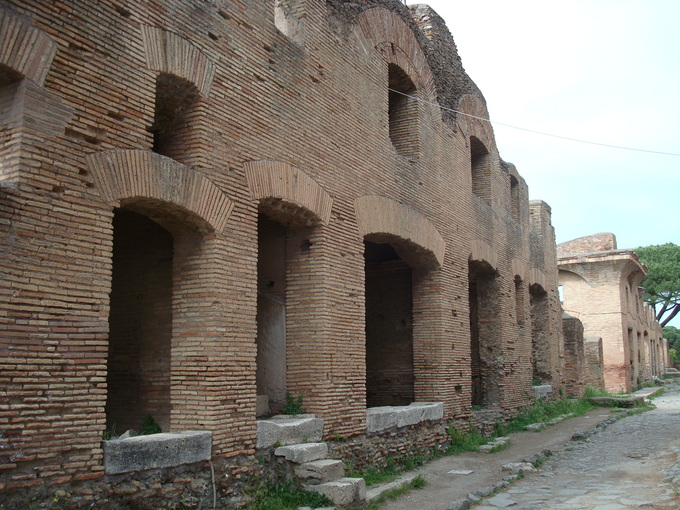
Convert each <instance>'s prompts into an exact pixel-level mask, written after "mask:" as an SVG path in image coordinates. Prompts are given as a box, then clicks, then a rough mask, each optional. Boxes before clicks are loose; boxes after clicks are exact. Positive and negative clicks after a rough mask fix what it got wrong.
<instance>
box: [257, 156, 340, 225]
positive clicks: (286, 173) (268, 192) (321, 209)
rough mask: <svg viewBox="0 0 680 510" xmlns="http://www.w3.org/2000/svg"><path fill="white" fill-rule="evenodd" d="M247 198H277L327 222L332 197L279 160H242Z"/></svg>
mask: <svg viewBox="0 0 680 510" xmlns="http://www.w3.org/2000/svg"><path fill="white" fill-rule="evenodd" d="M244 170H245V174H246V181H247V182H248V190H249V191H250V198H252V199H253V200H262V199H267V198H280V199H282V200H284V201H286V202H289V203H291V204H294V205H296V206H299V207H302V208H303V209H306V210H307V211H309V212H311V213H312V214H313V215H314V216H315V217H316V218H318V220H319V221H321V222H322V223H324V224H326V225H327V224H328V222H329V221H330V219H331V209H332V208H333V199H332V198H331V196H330V194H328V192H327V191H326V190H325V189H323V188H322V187H321V185H320V184H318V183H317V182H316V181H315V180H314V179H312V178H311V177H310V176H309V175H307V174H306V173H304V172H303V171H302V170H300V169H299V168H296V167H294V166H292V165H289V164H288V163H284V162H282V161H271V160H262V161H248V162H246V163H245V164H244Z"/></svg>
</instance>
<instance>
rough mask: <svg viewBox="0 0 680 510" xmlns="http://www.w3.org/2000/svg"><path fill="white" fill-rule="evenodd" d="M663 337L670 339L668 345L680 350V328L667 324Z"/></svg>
mask: <svg viewBox="0 0 680 510" xmlns="http://www.w3.org/2000/svg"><path fill="white" fill-rule="evenodd" d="M663 337H664V338H665V339H666V340H668V347H669V348H670V349H675V351H676V352H677V351H680V329H678V328H676V327H675V326H665V327H664V328H663Z"/></svg>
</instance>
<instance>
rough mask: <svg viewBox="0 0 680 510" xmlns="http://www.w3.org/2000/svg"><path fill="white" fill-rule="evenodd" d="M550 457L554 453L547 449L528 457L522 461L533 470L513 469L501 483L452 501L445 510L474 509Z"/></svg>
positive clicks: (476, 490)
mask: <svg viewBox="0 0 680 510" xmlns="http://www.w3.org/2000/svg"><path fill="white" fill-rule="evenodd" d="M550 456H552V452H551V451H550V450H548V449H545V450H543V451H542V452H540V453H536V454H534V455H532V456H531V457H526V458H524V459H522V463H524V464H528V465H529V466H531V468H532V470H529V469H528V468H527V469H526V470H525V469H522V468H521V467H519V466H518V467H517V468H513V469H512V473H511V474H509V475H507V476H505V477H503V479H502V480H501V481H499V482H496V483H494V484H493V485H491V486H490V487H480V488H479V489H475V490H474V491H472V492H470V493H469V494H468V495H467V496H466V497H464V498H461V499H458V500H456V501H452V502H451V503H449V504H448V505H446V507H445V508H444V510H468V509H469V508H472V506H473V505H476V504H477V503H479V502H480V501H481V500H483V499H484V498H487V497H489V496H493V495H495V494H496V493H497V492H500V491H502V490H503V489H505V488H507V487H508V486H509V485H510V484H511V483H512V482H514V481H515V480H518V479H519V478H520V477H521V476H523V475H524V473H525V471H526V472H530V471H536V465H537V464H538V465H540V464H542V463H543V461H544V460H545V459H547V458H548V457H550Z"/></svg>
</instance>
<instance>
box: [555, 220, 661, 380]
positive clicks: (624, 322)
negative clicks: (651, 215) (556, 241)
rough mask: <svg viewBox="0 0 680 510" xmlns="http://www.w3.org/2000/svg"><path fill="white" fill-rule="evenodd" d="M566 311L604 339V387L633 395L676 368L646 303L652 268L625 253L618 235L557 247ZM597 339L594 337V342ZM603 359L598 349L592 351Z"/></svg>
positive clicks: (631, 253) (592, 334)
mask: <svg viewBox="0 0 680 510" xmlns="http://www.w3.org/2000/svg"><path fill="white" fill-rule="evenodd" d="M557 255H558V264H559V266H558V267H559V285H560V287H561V288H562V289H561V293H562V299H563V303H562V306H563V307H564V310H565V312H567V313H569V314H571V315H573V316H575V317H578V318H579V319H580V320H581V321H582V322H583V328H584V334H585V335H587V336H588V337H591V338H592V339H591V344H592V340H594V338H601V339H602V346H601V349H602V354H601V359H602V365H603V371H604V386H605V388H606V389H607V390H608V391H612V392H617V391H623V392H629V391H631V389H634V388H636V387H638V386H639V385H640V383H641V382H642V381H645V380H647V379H650V378H652V377H660V376H661V375H663V373H664V371H665V369H666V367H670V366H672V365H671V363H670V359H669V357H668V341H667V340H666V339H665V338H663V332H662V331H661V326H660V325H659V322H658V321H657V320H656V317H655V315H654V310H653V309H652V308H651V306H649V304H647V303H646V302H644V301H643V299H642V289H641V288H640V287H639V286H640V283H641V282H642V280H644V278H645V276H646V274H647V269H646V268H645V266H644V265H643V264H642V263H641V262H640V260H639V259H638V257H637V255H636V254H635V252H634V251H633V250H619V249H617V246H616V237H615V236H614V234H610V233H601V234H595V235H592V236H586V237H580V238H578V239H574V240H573V241H568V242H566V243H561V244H560V245H558V247H557ZM593 337H594V338H593ZM590 349H591V352H592V354H591V356H593V357H594V358H595V359H597V357H598V355H597V354H596V350H597V347H595V346H594V345H591V346H590Z"/></svg>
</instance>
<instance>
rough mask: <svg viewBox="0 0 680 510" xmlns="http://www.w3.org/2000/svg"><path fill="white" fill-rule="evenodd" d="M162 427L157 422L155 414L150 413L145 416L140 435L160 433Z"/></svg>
mask: <svg viewBox="0 0 680 510" xmlns="http://www.w3.org/2000/svg"><path fill="white" fill-rule="evenodd" d="M161 432H162V431H161V427H160V425H158V423H156V420H154V418H153V416H151V415H150V414H149V415H147V416H145V417H144V421H143V422H142V428H141V429H139V435H140V436H148V435H151V434H160V433H161Z"/></svg>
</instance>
